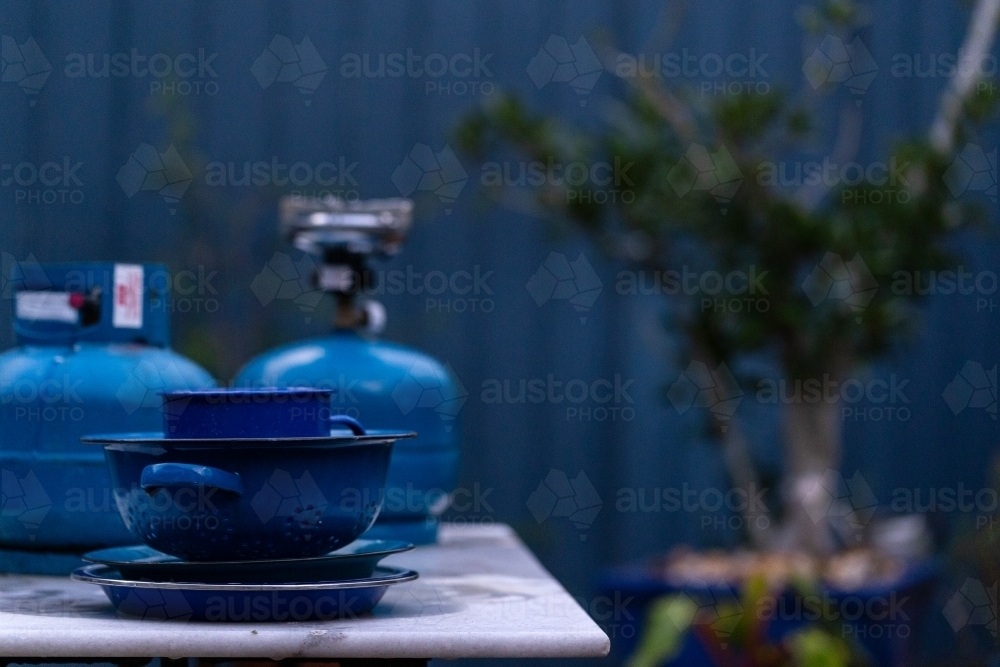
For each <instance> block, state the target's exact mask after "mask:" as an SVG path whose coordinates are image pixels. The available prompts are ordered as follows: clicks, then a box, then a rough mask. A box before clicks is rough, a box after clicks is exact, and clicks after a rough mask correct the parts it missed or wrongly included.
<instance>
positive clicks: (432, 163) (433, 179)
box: [392, 144, 469, 215]
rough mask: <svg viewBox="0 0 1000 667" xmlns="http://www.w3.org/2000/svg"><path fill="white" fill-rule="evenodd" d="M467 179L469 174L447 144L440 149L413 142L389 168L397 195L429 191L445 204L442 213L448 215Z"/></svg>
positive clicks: (404, 195) (407, 195)
mask: <svg viewBox="0 0 1000 667" xmlns="http://www.w3.org/2000/svg"><path fill="white" fill-rule="evenodd" d="M468 180H469V174H468V173H466V171H465V168H464V167H463V166H462V163H461V162H459V160H458V156H457V155H455V151H453V150H452V149H451V146H449V145H448V144H445V145H444V148H442V149H441V150H440V151H435V150H434V149H433V148H431V147H430V146H428V145H427V144H416V145H415V146H414V147H413V150H411V151H410V152H409V154H408V155H407V156H406V157H405V158H403V161H402V162H401V163H400V164H399V166H398V167H396V170H395V171H393V172H392V182H393V184H394V185H395V186H396V189H397V190H399V194H400V195H402V196H403V197H409V196H410V195H412V194H413V193H414V192H431V193H433V194H434V195H436V196H437V198H438V199H439V200H440V201H441V203H442V204H444V205H445V214H446V215H451V212H452V209H451V207H452V205H453V204H454V203H455V200H456V199H458V196H459V195H460V194H461V193H462V189H463V188H465V184H466V183H467V182H468Z"/></svg>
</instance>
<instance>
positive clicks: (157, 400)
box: [115, 360, 202, 415]
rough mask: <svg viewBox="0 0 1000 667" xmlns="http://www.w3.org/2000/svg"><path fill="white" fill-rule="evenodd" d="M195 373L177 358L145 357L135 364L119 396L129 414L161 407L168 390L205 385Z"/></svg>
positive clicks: (118, 392)
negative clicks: (155, 360) (182, 364)
mask: <svg viewBox="0 0 1000 667" xmlns="http://www.w3.org/2000/svg"><path fill="white" fill-rule="evenodd" d="M194 372H196V371H193V370H192V368H191V367H187V368H182V366H181V365H180V364H177V363H176V362H173V361H168V362H166V363H163V362H160V363H153V362H152V361H148V360H143V361H140V362H138V363H137V364H136V365H135V367H134V368H133V369H132V371H131V372H130V373H129V376H128V378H127V379H126V380H125V382H124V384H122V386H121V387H119V388H118V391H117V392H115V397H116V398H117V399H118V402H119V403H121V406H122V408H124V410H125V413H126V414H129V415H131V414H134V413H135V412H136V410H139V409H140V408H146V409H157V410H158V409H159V408H160V407H161V406H162V404H163V396H162V394H163V392H164V391H167V390H180V389H200V388H202V383H200V382H198V381H196V379H195V377H193V376H192V373H194Z"/></svg>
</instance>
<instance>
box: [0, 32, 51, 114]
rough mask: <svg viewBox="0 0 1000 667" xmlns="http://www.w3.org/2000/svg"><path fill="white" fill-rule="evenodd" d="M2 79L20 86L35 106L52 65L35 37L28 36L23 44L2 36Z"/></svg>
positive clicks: (0, 54) (0, 55)
mask: <svg viewBox="0 0 1000 667" xmlns="http://www.w3.org/2000/svg"><path fill="white" fill-rule="evenodd" d="M0 67H2V74H0V80H2V81H3V82H4V83H14V84H17V85H18V86H20V88H21V90H23V91H24V94H25V95H27V96H28V104H29V105H30V106H35V98H36V97H37V96H38V93H39V92H41V90H42V86H44V85H45V82H46V80H48V78H49V74H51V73H52V65H50V64H49V61H48V59H47V58H46V57H45V54H44V53H42V50H41V49H40V48H39V47H38V42H36V41H35V38H34V37H28V39H27V40H25V42H24V43H23V44H18V43H17V40H15V39H14V38H13V37H10V36H8V35H2V36H0Z"/></svg>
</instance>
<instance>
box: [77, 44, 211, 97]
mask: <svg viewBox="0 0 1000 667" xmlns="http://www.w3.org/2000/svg"><path fill="white" fill-rule="evenodd" d="M218 56H219V54H218V53H206V52H205V49H203V48H201V49H198V53H197V54H195V53H178V54H177V55H171V54H168V53H153V54H151V55H145V54H142V53H140V52H139V50H138V49H135V48H133V49H132V50H131V51H130V52H129V53H124V52H120V53H86V54H85V53H70V54H68V55H67V56H66V67H65V69H64V70H63V71H64V74H65V75H66V77H67V78H69V79H79V78H91V79H107V78H112V77H113V78H116V79H124V78H133V79H145V78H147V77H152V81H150V84H149V94H150V95H156V94H160V95H182V96H185V97H187V96H190V95H200V94H202V93H205V94H207V95H216V94H218V92H219V84H218V82H216V81H214V80H213V79H218V78H219V75H218V74H217V73H216V71H215V69H214V68H213V67H212V61H214V60H215V59H216V58H217V57H218ZM174 79H177V80H174Z"/></svg>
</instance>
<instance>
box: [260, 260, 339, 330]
mask: <svg viewBox="0 0 1000 667" xmlns="http://www.w3.org/2000/svg"><path fill="white" fill-rule="evenodd" d="M317 270H318V267H317V266H316V262H315V260H313V258H312V256H310V255H309V254H308V253H301V254H300V256H299V258H298V259H293V258H292V257H291V256H290V255H288V254H286V253H283V252H276V253H274V255H273V256H272V257H271V259H270V260H269V261H268V262H267V265H266V266H265V267H264V268H263V269H261V272H260V273H258V274H257V276H256V277H255V278H254V279H253V282H252V283H250V290H251V291H252V292H253V293H254V296H256V297H257V300H258V301H260V305H262V306H267V305H269V304H270V303H271V302H272V301H275V300H278V301H291V302H292V303H294V304H295V305H296V306H297V307H298V308H299V310H300V311H301V312H302V313H303V314H304V315H305V316H306V322H307V323H308V322H310V321H311V320H312V313H313V312H314V311H315V310H316V307H317V306H319V304H320V302H321V301H322V300H323V294H324V292H323V290H322V289H320V287H319V286H318V285H317V284H316V272H317Z"/></svg>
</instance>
